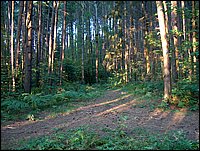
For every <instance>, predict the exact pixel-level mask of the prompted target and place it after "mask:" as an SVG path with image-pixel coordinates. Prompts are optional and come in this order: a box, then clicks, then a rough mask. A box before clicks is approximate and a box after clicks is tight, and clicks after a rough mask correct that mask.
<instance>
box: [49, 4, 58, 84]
mask: <svg viewBox="0 0 200 151" xmlns="http://www.w3.org/2000/svg"><path fill="white" fill-rule="evenodd" d="M55 7H56V1H53V8H52V19H51V30H50V35H49V59H48V74H49V77H50V80H49V84H50V85H52V77H51V76H52V53H53V35H54V22H55V20H54V18H55V13H54V10H55Z"/></svg>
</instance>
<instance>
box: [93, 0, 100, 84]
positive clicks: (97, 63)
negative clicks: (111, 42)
mask: <svg viewBox="0 0 200 151" xmlns="http://www.w3.org/2000/svg"><path fill="white" fill-rule="evenodd" d="M94 7H95V40H96V77H95V78H96V83H98V74H99V72H98V67H99V62H98V61H99V60H98V57H99V51H98V34H99V32H98V18H97V1H95V2H94Z"/></svg>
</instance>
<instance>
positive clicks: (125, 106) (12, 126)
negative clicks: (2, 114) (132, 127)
mask: <svg viewBox="0 0 200 151" xmlns="http://www.w3.org/2000/svg"><path fill="white" fill-rule="evenodd" d="M118 91H120V90H119V89H118V90H113V92H118ZM122 94H125V93H121V95H122ZM130 96H131V94H127V95H124V96H121V97H119V98H117V99H113V100H109V101H105V102H102V103H98V104H91V105H87V106H82V107H79V108H77V109H74V110H71V111H69V112H66V113H59V114H57V116H58V115H61V116H67V115H70V114H73V113H77V112H79V111H85V110H87V109H92V108H94V107H99V106H103V105H106V104H110V103H114V102H118V101H122V100H124V99H127V98H128V97H130ZM134 103H135V100H132V101H131V102H127V103H124V104H122V105H119V106H116V107H113V108H111V109H108V110H106V111H103V112H100V113H98V114H94V115H93V116H96V117H97V116H100V115H103V114H105V113H109V112H113V111H114V110H115V111H116V110H118V111H123V110H125V109H128V108H130V106H131V105H133V104H134ZM57 116H56V117H57ZM56 117H52V116H51V115H48V116H46V117H44V119H40V120H36V121H28V120H27V121H21V122H15V123H13V124H9V125H6V126H3V127H2V130H3V129H16V128H19V127H22V126H26V125H31V124H33V123H39V122H44V121H47V120H50V119H55V118H56ZM90 117H91V116H89V117H88V116H87V117H84V118H81V119H80V120H75V121H71V122H69V123H63V124H61V125H59V126H58V127H59V128H60V127H63V126H64V125H65V126H67V125H70V124H73V123H75V122H78V121H82V120H86V119H88V118H90ZM56 127H57V126H56Z"/></svg>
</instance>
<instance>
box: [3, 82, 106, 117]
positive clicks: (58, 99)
mask: <svg viewBox="0 0 200 151" xmlns="http://www.w3.org/2000/svg"><path fill="white" fill-rule="evenodd" d="M106 88H107V85H98V84H96V85H93V86H89V85H82V84H79V83H65V86H63V88H61V87H54V89H53V91H52V92H48V89H47V88H46V89H44V91H43V92H42V93H36V92H40V90H39V89H38V90H35V91H34V93H32V94H29V93H22V94H21V95H19V94H18V97H15V98H14V97H8V98H7V99H2V100H1V109H2V110H1V111H2V113H3V115H2V117H3V120H6V119H7V120H9V119H11V118H12V117H14V116H16V118H24V117H22V115H21V113H23V116H24V115H25V114H26V113H27V114H28V113H30V110H31V112H34V114H36V113H37V112H39V111H40V110H41V109H42V110H44V109H48V110H49V109H51V110H55V109H54V107H56V108H58V111H57V112H63V109H61V108H59V107H57V106H58V105H62V106H67V109H69V108H74V106H75V105H73V102H76V101H77V100H81V101H87V102H88V101H89V100H91V99H93V98H95V97H98V96H100V95H102V92H103V91H105V89H106ZM46 91H47V92H46ZM70 102H71V103H72V106H70V104H69V103H70ZM74 104H76V107H77V103H74ZM79 105H81V103H79ZM59 110H60V111H59ZM64 111H66V110H64ZM67 111H68V110H67ZM18 114H19V117H18Z"/></svg>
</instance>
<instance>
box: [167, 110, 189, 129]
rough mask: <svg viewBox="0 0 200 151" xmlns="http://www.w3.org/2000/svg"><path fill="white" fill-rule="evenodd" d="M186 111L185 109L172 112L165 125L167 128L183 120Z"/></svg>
mask: <svg viewBox="0 0 200 151" xmlns="http://www.w3.org/2000/svg"><path fill="white" fill-rule="evenodd" d="M186 113H187V110H185V111H183V112H176V113H174V115H173V118H172V120H171V121H170V122H169V124H168V126H167V129H169V128H170V127H171V126H173V125H177V124H179V123H180V122H181V121H182V120H183V118H184V117H185V116H186Z"/></svg>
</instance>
